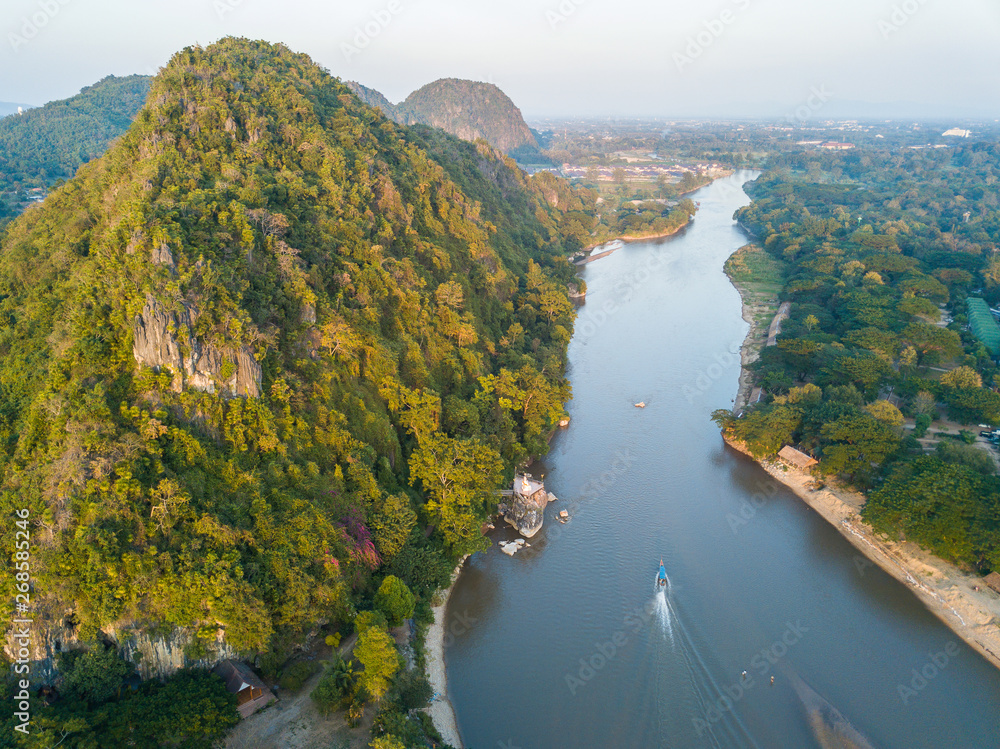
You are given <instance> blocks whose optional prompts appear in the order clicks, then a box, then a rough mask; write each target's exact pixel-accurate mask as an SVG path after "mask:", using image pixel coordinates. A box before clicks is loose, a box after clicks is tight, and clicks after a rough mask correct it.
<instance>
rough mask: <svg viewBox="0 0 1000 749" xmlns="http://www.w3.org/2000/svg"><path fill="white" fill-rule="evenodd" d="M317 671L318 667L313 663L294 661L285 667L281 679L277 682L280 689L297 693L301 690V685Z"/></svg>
mask: <svg viewBox="0 0 1000 749" xmlns="http://www.w3.org/2000/svg"><path fill="white" fill-rule="evenodd" d="M317 671H319V665H318V664H316V663H315V662H313V661H296V662H295V663H292V664H291V665H289V666H287V667H286V668H285V670H284V671H283V672H282V673H281V679H280V680H279V681H278V684H280V685H281V688H282V689H287V690H288V691H290V692H297V691H299V690H300V689H302V685H303V684H305V683H306V682H307V681H308V680H309V677H310V676H312V675H313V674H314V673H316V672H317Z"/></svg>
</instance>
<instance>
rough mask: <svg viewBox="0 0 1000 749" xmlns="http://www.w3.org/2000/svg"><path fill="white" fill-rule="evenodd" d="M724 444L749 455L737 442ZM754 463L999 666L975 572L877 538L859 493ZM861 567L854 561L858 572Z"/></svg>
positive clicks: (984, 591)
mask: <svg viewBox="0 0 1000 749" xmlns="http://www.w3.org/2000/svg"><path fill="white" fill-rule="evenodd" d="M726 442H727V444H729V445H730V446H731V447H733V448H734V449H735V450H738V451H739V452H742V453H743V454H745V455H749V453H748V452H747V451H746V449H745V448H744V447H743V446H742V445H740V444H737V443H734V442H731V441H729V440H728V439H727V440H726ZM757 463H758V464H760V465H761V466H762V467H763V468H764V470H765V471H767V472H768V473H769V474H770V475H771V476H773V477H774V478H775V479H777V480H778V481H780V482H781V483H783V484H784V485H785V486H787V487H788V488H789V489H791V490H792V491H793V492H795V494H797V495H798V496H799V497H800V498H801V499H802V500H803V501H804V502H805V503H806V504H807V505H809V506H810V507H811V508H813V509H814V510H816V512H818V513H819V514H820V515H821V516H823V518H825V519H826V520H827V521H828V522H830V523H832V524H833V525H834V527H836V528H837V530H839V531H840V532H841V534H843V536H844V537H845V538H847V540H848V541H850V542H851V543H852V544H853V545H854V546H855V548H857V549H858V551H860V552H861V554H863V555H864V557H865V559H867V560H869V562H871V563H874V564H876V565H878V566H879V567H881V568H882V569H883V570H885V571H886V572H888V573H889V574H890V575H892V576H893V577H895V578H896V579H897V580H899V581H900V582H901V583H903V584H904V585H906V586H907V587H908V588H910V589H911V590H912V591H913V592H914V593H915V594H916V596H917V597H918V598H919V599H920V600H921V601H922V602H923V603H924V605H925V606H927V608H928V609H930V610H931V612H932V613H934V614H935V615H936V616H937V617H938V618H939V619H941V621H943V622H944V623H945V624H946V625H948V627H950V628H951V630H952V631H954V632H955V633H956V634H957V635H958V636H959V637H961V638H962V639H963V640H965V641H966V642H967V643H968V644H969V645H971V646H972V647H973V648H974V649H976V650H977V651H979V652H980V653H981V654H982V655H983V656H984V657H985V658H986V659H987V660H988V661H990V662H991V663H992V664H993V665H994V666H997V667H998V668H1000V595H998V594H997V593H994V592H993V591H992V590H990V589H989V588H987V587H985V586H984V585H983V584H982V578H981V577H979V575H977V574H975V573H970V572H965V571H963V570H960V569H959V568H958V567H955V566H954V565H952V564H949V563H948V562H945V561H944V560H942V559H939V558H937V557H935V556H933V555H931V554H929V553H927V552H926V551H924V550H923V549H921V548H920V547H919V546H917V545H916V544H913V543H910V542H902V543H900V542H896V541H889V540H886V539H881V538H878V537H877V536H876V534H875V532H874V531H873V530H872V529H871V528H870V527H869V526H868V525H867V524H865V523H864V522H863V521H862V520H861V515H860V514H859V513H860V510H861V507H862V506H863V505H864V502H865V498H864V496H863V495H861V494H859V493H857V492H853V491H850V490H848V489H845V488H843V487H841V486H838V485H837V484H836V483H835V482H832V481H828V482H827V484H826V485H825V486H824V487H823V488H822V489H816V488H815V487H816V485H817V482H816V479H815V478H814V477H813V476H812V475H811V474H809V473H808V472H806V471H802V470H799V469H795V468H790V467H787V466H785V465H784V464H781V463H770V462H767V461H757ZM865 565H866V562H864V561H863V560H860V559H859V561H858V571H859V572H860V573H861V574H863V573H864V569H865ZM977 587H978V588H979V590H976V588H977Z"/></svg>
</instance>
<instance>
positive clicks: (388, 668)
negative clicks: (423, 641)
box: [354, 627, 399, 702]
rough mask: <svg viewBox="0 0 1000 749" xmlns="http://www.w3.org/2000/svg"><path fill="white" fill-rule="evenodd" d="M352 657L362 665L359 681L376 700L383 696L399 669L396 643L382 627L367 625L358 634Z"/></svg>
mask: <svg viewBox="0 0 1000 749" xmlns="http://www.w3.org/2000/svg"><path fill="white" fill-rule="evenodd" d="M354 657H355V658H357V659H358V662H360V663H361V665H362V666H363V667H364V671H362V672H361V676H360V678H359V683H360V684H361V687H362V688H363V689H364V690H365V691H366V692H367V693H368V694H369V695H370V696H371V697H372V699H374V700H375V701H376V702H377V701H379V700H381V699H382V697H383V696H385V693H386V691H388V689H389V682H390V680H391V679H392V677H393V674H395V673H396V671H397V670H398V669H399V656H398V654H397V653H396V645H395V643H394V642H393V640H392V637H390V636H389V633H388V632H386V631H385V629H383V628H382V627H369V628H368V629H366V630H365V631H364V632H362V633H361V634H359V635H358V641H357V643H356V644H355V646H354Z"/></svg>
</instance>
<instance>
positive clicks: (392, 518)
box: [369, 493, 417, 563]
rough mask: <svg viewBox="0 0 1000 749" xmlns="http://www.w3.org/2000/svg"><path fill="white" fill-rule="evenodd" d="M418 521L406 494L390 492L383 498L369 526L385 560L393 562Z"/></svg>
mask: <svg viewBox="0 0 1000 749" xmlns="http://www.w3.org/2000/svg"><path fill="white" fill-rule="evenodd" d="M416 523H417V514H416V513H415V512H414V511H413V509H412V508H411V507H410V498H409V497H407V496H406V495H405V494H402V493H398V494H390V495H389V496H388V497H386V498H385V499H384V500H382V502H381V503H380V504H379V506H378V508H377V509H376V510H375V512H374V513H373V514H372V518H371V521H370V522H369V528H370V529H371V532H372V537H373V538H374V540H375V548H376V549H378V553H379V556H380V557H382V561H383V562H386V563H388V562H391V561H392V559H393V557H395V556H396V555H397V554H398V553H399V552H400V550H401V549H402V548H403V546H404V545H405V544H406V539H407V538H409V536H410V532H411V531H412V530H413V527H414V526H415V525H416Z"/></svg>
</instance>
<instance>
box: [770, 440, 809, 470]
mask: <svg viewBox="0 0 1000 749" xmlns="http://www.w3.org/2000/svg"><path fill="white" fill-rule="evenodd" d="M778 457H779V458H781V460H782V461H783V462H784V463H785V464H787V465H789V466H791V467H792V468H798V469H800V470H802V471H808V470H809V469H810V468H812V467H813V466H814V465H816V464H817V463H819V461H818V460H816V458H814V457H812V456H811V455H806V454H805V453H804V452H802V451H801V450H796V449H795V448H794V447H792V446H791V445H785V446H784V447H783V448H781V450H779V451H778Z"/></svg>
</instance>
